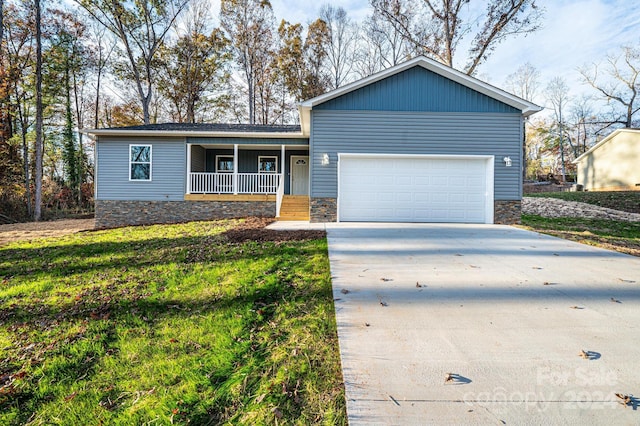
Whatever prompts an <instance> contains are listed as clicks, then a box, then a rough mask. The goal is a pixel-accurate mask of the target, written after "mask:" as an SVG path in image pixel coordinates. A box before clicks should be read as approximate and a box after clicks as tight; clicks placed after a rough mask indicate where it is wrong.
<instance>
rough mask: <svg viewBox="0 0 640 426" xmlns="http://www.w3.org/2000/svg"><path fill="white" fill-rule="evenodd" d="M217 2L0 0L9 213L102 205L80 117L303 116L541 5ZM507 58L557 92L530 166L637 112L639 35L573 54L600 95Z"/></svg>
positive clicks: (1, 200)
mask: <svg viewBox="0 0 640 426" xmlns="http://www.w3.org/2000/svg"><path fill="white" fill-rule="evenodd" d="M471 5H474V7H470V6H471ZM219 6H220V8H219V9H220V13H219V15H218V16H212V14H211V10H212V2H211V1H207V0H153V1H143V0H134V1H129V2H123V1H116V0H97V1H89V0H75V1H74V2H71V3H68V2H63V3H58V2H53V1H48V0H47V1H41V0H0V8H1V10H2V13H1V14H0V16H1V17H2V21H1V22H0V28H1V30H0V41H1V44H0V222H2V221H5V222H8V221H18V220H28V219H34V220H41V219H43V218H52V217H57V216H60V215H64V214H69V213H78V212H86V211H91V209H92V195H93V160H92V158H93V157H92V153H93V151H92V150H93V146H92V144H91V141H89V140H87V138H85V137H83V135H82V133H81V132H80V130H82V129H87V128H103V127H118V126H127V125H136V124H142V123H156V122H180V123H200V122H220V123H225V122H226V123H255V124H291V123H296V121H297V120H298V117H297V108H296V105H297V103H298V102H300V101H302V100H304V99H309V98H312V97H314V96H317V95H320V94H322V93H325V92H326V91H328V90H332V89H335V88H337V87H339V86H343V85H344V84H347V83H349V82H351V81H354V80H356V79H359V78H363V77H366V76H368V75H371V74H373V73H375V72H378V71H380V70H382V69H385V68H388V67H391V66H393V65H396V64H398V63H400V62H404V61H406V60H408V59H410V58H412V57H415V56H417V55H425V56H428V57H431V58H433V59H436V60H438V61H440V62H442V63H444V64H447V65H450V66H453V65H454V64H458V63H464V64H465V65H464V67H463V68H462V69H460V71H462V72H465V73H467V74H469V75H476V74H477V73H478V70H479V69H481V67H482V64H483V62H484V61H486V59H487V58H488V57H489V56H490V55H491V54H492V52H493V51H494V50H495V49H499V45H500V43H501V42H502V41H504V40H505V39H506V38H509V37H518V36H520V35H525V34H527V33H530V32H533V31H543V30H541V29H540V28H541V26H542V24H543V23H544V19H545V11H544V10H543V8H541V7H540V6H539V5H538V4H536V0H491V1H483V0H370V6H371V13H370V15H369V16H368V17H367V18H366V19H364V20H363V21H360V22H356V21H354V20H352V19H351V18H350V17H349V16H348V14H347V12H346V11H345V10H344V9H342V8H340V7H334V6H332V5H331V4H329V3H327V4H324V5H322V6H320V7H319V8H318V16H317V18H316V19H314V20H312V21H311V22H307V23H291V22H287V21H285V20H279V19H278V18H277V17H276V16H275V15H274V12H273V8H272V6H271V4H270V2H269V1H268V0H222V1H220V2H219ZM474 11H476V12H474ZM478 11H480V12H478ZM461 46H465V47H464V48H462V47H461ZM505 66H509V67H512V68H513V69H514V70H515V71H514V72H513V73H512V74H511V75H509V77H508V78H507V79H506V81H505V82H504V84H503V85H502V87H503V88H504V89H506V90H508V91H510V92H512V93H514V94H515V95H518V96H521V97H523V98H525V99H528V100H532V101H538V102H540V100H542V103H543V104H544V105H545V106H547V107H548V113H546V114H544V113H543V114H539V115H538V116H537V117H535V118H534V119H532V121H531V122H530V123H528V124H527V126H526V135H527V137H526V143H525V156H526V160H527V169H526V171H525V173H526V177H527V178H531V179H536V178H537V177H538V176H543V175H547V174H548V173H553V174H557V175H560V176H563V177H564V176H565V175H566V176H570V175H571V174H572V173H574V170H573V169H572V164H571V160H572V159H575V158H576V157H577V156H578V155H580V154H582V153H583V152H584V151H586V150H587V149H588V148H589V147H590V146H592V145H593V144H595V143H596V142H597V141H598V140H600V139H601V138H602V137H604V136H606V135H607V134H608V133H610V132H611V131H613V130H614V129H616V128H619V127H634V126H639V123H638V121H639V120H638V109H639V108H640V107H639V106H638V101H637V93H638V90H639V89H640V81H639V80H638V74H639V73H640V49H639V48H638V47H637V46H635V47H634V46H614V47H613V50H612V51H611V52H603V55H602V58H597V59H596V60H595V61H594V63H593V64H591V65H590V66H581V64H576V71H575V72H576V73H579V75H580V76H581V79H582V81H583V82H584V84H586V85H589V86H590V87H592V89H593V90H592V95H589V96H585V95H582V96H579V97H577V96H573V95H572V94H571V93H570V89H569V86H568V85H567V82H566V76H557V77H555V78H553V79H551V80H550V81H540V73H539V72H538V70H537V68H536V66H535V64H530V63H526V64H505Z"/></svg>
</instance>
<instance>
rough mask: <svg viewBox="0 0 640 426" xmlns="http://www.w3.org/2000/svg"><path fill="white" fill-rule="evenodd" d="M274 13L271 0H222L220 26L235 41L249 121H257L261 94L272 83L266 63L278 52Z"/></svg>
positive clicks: (232, 41)
mask: <svg viewBox="0 0 640 426" xmlns="http://www.w3.org/2000/svg"><path fill="white" fill-rule="evenodd" d="M274 19H275V18H274V16H273V10H272V8H271V3H270V2H269V1H268V0H222V2H221V4H220V25H221V26H222V28H223V29H224V30H225V31H226V33H227V36H228V37H229V39H230V40H231V43H232V46H233V52H234V56H235V57H236V60H237V61H238V64H239V65H240V69H241V71H242V74H243V77H244V80H245V83H246V85H247V96H248V104H249V105H248V106H249V123H251V124H254V123H256V116H257V113H256V106H257V102H258V95H259V94H260V96H261V97H262V98H263V99H264V96H265V92H266V88H265V87H263V88H260V87H259V85H260V84H268V80H267V79H266V78H265V71H266V70H265V65H266V64H271V63H272V61H273V55H274V39H273V32H274Z"/></svg>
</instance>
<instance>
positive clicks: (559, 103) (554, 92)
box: [545, 77, 569, 182]
mask: <svg viewBox="0 0 640 426" xmlns="http://www.w3.org/2000/svg"><path fill="white" fill-rule="evenodd" d="M545 95H546V97H547V100H548V101H549V102H551V105H552V106H553V113H554V116H555V122H556V125H557V126H558V137H559V142H558V144H559V151H560V161H561V167H562V169H561V172H562V181H563V182H565V181H566V165H565V155H564V130H565V129H564V122H563V118H562V113H563V112H564V109H565V108H566V107H567V104H568V103H569V86H567V82H566V81H565V80H564V79H563V78H562V77H554V78H553V79H551V81H549V83H548V84H547V87H546V89H545Z"/></svg>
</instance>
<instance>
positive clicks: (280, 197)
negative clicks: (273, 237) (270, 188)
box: [276, 182, 284, 217]
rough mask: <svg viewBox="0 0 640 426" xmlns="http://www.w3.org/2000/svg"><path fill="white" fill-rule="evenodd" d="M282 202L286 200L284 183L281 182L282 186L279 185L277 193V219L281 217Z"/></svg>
mask: <svg viewBox="0 0 640 426" xmlns="http://www.w3.org/2000/svg"><path fill="white" fill-rule="evenodd" d="M282 200H284V182H280V185H278V192H277V193H276V217H280V208H281V207H282Z"/></svg>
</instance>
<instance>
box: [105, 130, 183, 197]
mask: <svg viewBox="0 0 640 426" xmlns="http://www.w3.org/2000/svg"><path fill="white" fill-rule="evenodd" d="M130 144H141V145H151V146H152V154H151V155H152V158H151V173H152V180H151V181H150V182H149V181H129V145H130ZM96 161H97V178H96V182H97V188H96V199H97V200H144V201H176V200H183V199H184V193H185V176H186V170H185V165H186V164H187V160H186V146H185V141H184V139H177V138H175V139H169V138H114V139H107V138H100V139H99V140H98V142H97V144H96Z"/></svg>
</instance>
